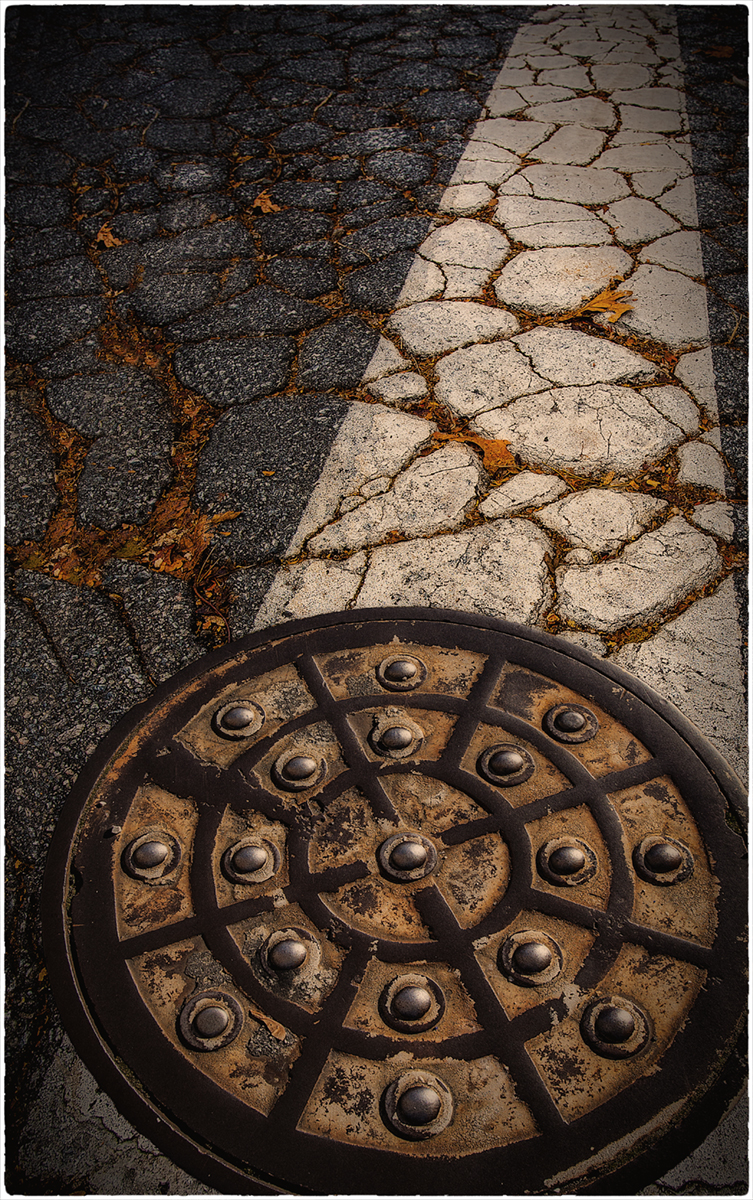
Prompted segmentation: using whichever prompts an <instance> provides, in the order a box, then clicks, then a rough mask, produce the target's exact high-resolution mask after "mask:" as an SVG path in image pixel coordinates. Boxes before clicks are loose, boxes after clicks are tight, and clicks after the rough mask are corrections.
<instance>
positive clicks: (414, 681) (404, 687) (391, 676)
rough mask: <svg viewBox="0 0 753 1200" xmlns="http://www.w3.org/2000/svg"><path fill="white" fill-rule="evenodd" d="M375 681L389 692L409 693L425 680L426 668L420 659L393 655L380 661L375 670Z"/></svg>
mask: <svg viewBox="0 0 753 1200" xmlns="http://www.w3.org/2000/svg"><path fill="white" fill-rule="evenodd" d="M376 675H377V679H378V680H379V682H380V683H381V685H382V687H384V688H387V689H388V691H390V692H409V691H412V690H413V688H417V687H419V686H420V685H421V684H422V683H423V681H424V679H425V678H426V667H425V665H424V663H422V662H421V660H420V658H413V657H412V656H409V655H407V654H406V655H394V656H391V657H390V658H385V659H382V661H381V662H380V664H379V666H378V667H377V669H376Z"/></svg>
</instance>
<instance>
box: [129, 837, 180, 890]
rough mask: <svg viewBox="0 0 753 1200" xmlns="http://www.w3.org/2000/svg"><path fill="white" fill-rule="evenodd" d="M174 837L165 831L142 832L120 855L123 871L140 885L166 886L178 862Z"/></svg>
mask: <svg viewBox="0 0 753 1200" xmlns="http://www.w3.org/2000/svg"><path fill="white" fill-rule="evenodd" d="M180 858H181V848H180V843H179V842H178V840H177V838H175V837H173V836H172V834H170V833H167V831H166V830H162V829H160V830H157V829H150V830H145V831H144V833H142V834H141V835H140V836H139V837H137V838H134V839H133V841H131V842H129V844H128V845H127V846H126V848H125V850H124V851H123V853H122V855H121V859H120V862H121V866H122V867H123V870H124V871H125V872H126V873H127V874H128V875H130V876H131V877H132V878H133V879H138V880H140V881H141V882H142V883H156V884H160V883H170V882H171V879H172V878H173V876H174V872H175V870H176V868H177V867H178V865H179V863H180Z"/></svg>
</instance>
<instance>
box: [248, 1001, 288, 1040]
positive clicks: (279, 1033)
mask: <svg viewBox="0 0 753 1200" xmlns="http://www.w3.org/2000/svg"><path fill="white" fill-rule="evenodd" d="M247 1003H248V1002H247ZM248 1011H249V1012H250V1013H251V1015H252V1016H254V1017H256V1018H257V1020H259V1021H261V1023H262V1025H266V1027H267V1029H268V1030H269V1032H270V1033H271V1034H272V1037H273V1038H276V1039H277V1041H278V1042H284V1041H285V1026H284V1025H281V1024H280V1023H279V1021H275V1020H274V1018H273V1017H269V1016H267V1014H266V1013H263V1012H262V1011H261V1009H259V1008H256V1007H255V1006H254V1005H253V1004H249V1005H248Z"/></svg>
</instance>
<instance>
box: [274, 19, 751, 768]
mask: <svg viewBox="0 0 753 1200" xmlns="http://www.w3.org/2000/svg"><path fill="white" fill-rule="evenodd" d="M657 23H658V24H657ZM647 38H651V39H652V44H650V43H649V42H648V41H647ZM588 90H591V91H597V90H598V91H599V92H600V95H599V96H596V95H591V96H589V95H578V94H577V93H578V92H583V91H588ZM605 96H606V98H604V97H605ZM687 129H688V121H687V113H686V108H685V98H684V93H683V91H682V63H681V58H680V48H679V43H678V40H677V30H676V23H675V17H674V13H673V10H672V9H671V8H670V7H668V6H667V7H661V8H655V7H652V8H646V9H642V8H637V7H632V6H630V7H627V6H608V7H607V6H604V7H581V6H577V7H572V8H566V9H556V8H555V9H550V10H543V11H542V12H541V13H539V14H533V19H532V20H531V21H529V22H528V23H527V24H525V25H523V26H521V28H520V29H519V31H518V33H517V35H516V37H515V39H514V41H513V44H512V46H511V48H510V52H509V55H508V58H507V59H506V61H505V63H504V65H503V67H502V69H501V71H500V72H499V75H498V76H497V79H496V81H495V83H494V85H493V87H492V90H491V93H490V95H489V98H488V100H487V105H486V110H485V112H484V113H483V114H482V117H481V119H480V120H479V121H478V123H477V125H476V127H475V129H474V132H473V134H472V135H471V138H470V140H469V142H468V145H467V147H466V150H465V152H464V154H463V156H462V158H461V159H460V162H459V163H458V166H457V169H456V171H455V173H454V175H453V177H452V179H451V181H450V184H449V186H448V187H447V189H446V191H445V193H444V196H443V197H442V200H441V202H440V205H439V210H438V212H439V214H440V215H439V217H438V219H437V221H436V222H435V225H434V227H433V228H432V230H431V231H430V232H429V234H428V236H427V238H426V239H425V241H424V243H423V245H422V246H421V247H420V248H419V250H418V253H417V255H416V259H415V262H414V264H413V266H412V268H411V270H410V272H409V274H408V277H407V278H406V281H405V284H404V287H403V289H402V291H401V294H400V296H399V297H398V300H397V302H396V304H395V311H394V313H393V314H392V315H391V316H390V317H389V318H388V319H387V321H386V322H385V325H384V330H385V336H384V337H383V338H382V340H381V341H380V343H379V346H378V347H377V350H376V352H375V354H374V356H373V358H372V361H371V363H370V364H369V367H368V369H367V371H366V373H365V376H364V397H365V400H366V401H367V402H366V403H356V404H354V405H353V406H352V409H351V412H350V414H349V416H348V418H347V419H346V421H345V423H344V425H343V427H342V429H341V431H340V433H339V435H338V438H337V440H336V442H335V444H334V447H333V449H332V452H331V455H330V458H329V460H328V462H327V464H326V466H325V468H324V471H323V472H322V475H321V478H320V480H319V483H318V484H317V486H316V488H315V490H314V492H313V494H312V496H311V498H310V501H309V503H308V506H307V508H306V511H305V513H304V515H303V518H302V520H301V522H300V525H299V528H298V531H297V533H296V535H295V537H294V538H293V540H292V542H291V545H290V547H289V555H290V557H291V558H297V560H298V561H296V562H295V563H291V564H290V565H288V566H284V567H283V568H282V569H281V571H280V572H279V575H278V577H277V579H276V580H275V583H274V584H273V586H272V588H271V589H270V591H269V593H268V595H267V597H266V599H265V602H264V604H263V606H262V608H261V610H260V612H259V615H258V618H257V621H256V627H257V628H262V627H264V626H267V625H269V624H272V623H274V622H276V621H279V620H284V619H287V618H289V617H300V616H310V615H314V614H316V613H319V612H324V611H330V610H334V609H338V608H353V607H364V606H366V605H368V606H372V605H404V604H420V605H426V606H435V607H454V608H458V609H462V610H465V611H468V612H480V613H485V614H488V615H492V616H496V617H500V618H504V619H511V620H515V621H521V622H524V623H528V624H531V625H537V626H539V627H540V628H544V629H555V630H558V631H559V635H560V636H562V637H564V638H565V639H566V640H569V641H572V642H575V643H577V644H580V645H584V646H587V647H588V648H589V649H591V650H592V651H594V652H596V653H598V654H601V655H604V654H606V653H610V654H613V656H614V660H615V661H616V662H617V663H619V664H620V665H622V666H623V667H626V668H627V669H628V670H629V671H631V672H632V673H633V674H635V675H636V676H638V677H639V678H641V679H643V680H645V681H646V682H647V683H649V684H651V685H652V686H653V687H655V688H656V690H657V691H658V692H659V693H660V694H662V695H663V696H665V697H666V698H668V699H670V700H672V701H673V702H674V703H675V704H676V705H677V707H678V708H680V709H681V711H682V712H684V713H685V715H686V716H688V717H689V718H690V719H691V720H692V721H693V722H694V723H695V724H696V725H697V726H698V727H699V728H700V729H701V730H702V731H703V732H704V733H705V734H706V735H707V736H708V737H709V738H710V739H711V740H712V742H715V744H716V745H717V747H718V748H719V749H720V751H721V752H722V753H723V754H724V755H725V756H726V757H727V758H728V759H729V761H730V762H731V764H732V765H733V766H734V767H735V768H736V769H737V770H738V772H739V773H740V774H741V775H743V774H744V772H745V762H746V737H745V729H744V712H745V704H744V690H743V681H742V671H741V653H740V626H739V614H738V610H737V604H736V600H735V595H734V589H733V586H732V580H731V579H729V578H726V579H724V578H723V576H724V567H723V561H722V557H721V555H720V549H722V548H723V545H724V543H725V542H726V541H727V540H728V539H730V538H731V536H732V535H731V528H730V526H731V522H730V520H729V512H728V509H727V508H726V506H725V504H724V475H723V465H722V460H721V458H720V456H719V453H718V445H719V441H718V425H719V414H718V406H717V400H716V392H715V387H714V377H713V368H712V362H711V352H710V349H709V346H710V333H709V322H708V313H707V309H706V293H705V288H704V286H703V285H702V284H700V283H698V282H696V280H698V279H702V278H703V262H702V258H701V245H700V238H699V235H698V232H697V226H698V217H697V209H696V203H695V191H694V184H693V179H692V175H691V173H690V171H691V167H690V143H689V138H688V136H687ZM615 280H624V283H622V284H620V285H619V286H620V288H621V290H623V291H629V292H630V293H631V295H629V296H626V297H624V298H623V300H624V302H625V303H626V304H627V307H626V308H625V310H624V311H623V312H622V315H620V316H619V319H617V320H613V318H614V316H615V311H616V310H613V311H603V312H601V313H600V312H598V311H594V312H593V313H592V314H591V329H592V330H593V332H592V333H586V332H584V331H582V329H581V331H578V330H575V329H572V328H571V327H570V326H569V325H568V324H567V321H568V319H570V318H571V317H572V314H573V312H574V311H575V310H578V309H580V308H581V307H582V306H583V305H584V304H585V303H587V302H589V301H591V300H593V298H594V297H596V296H598V294H599V293H602V292H603V291H604V290H605V289H607V288H608V287H609V286H610V284H612V283H613V282H614V281H615ZM611 330H614V331H615V333H617V334H622V335H626V336H625V337H623V339H622V341H623V343H624V342H625V341H627V339H628V338H630V345H629V346H628V345H625V344H622V345H621V344H619V343H618V342H616V341H610V340H608V339H607V337H606V334H607V333H608V331H611ZM662 349H663V350H664V351H665V352H666V354H667V355H669V356H671V357H666V358H665V360H664V362H661V355H659V356H658V358H659V361H657V353H656V351H657V350H658V351H661V350H662ZM642 350H645V353H642ZM677 356H679V358H678V357H677ZM675 359H676V366H675V367H674V375H673V377H671V378H670V376H669V375H668V371H670V370H671V369H672V365H671V364H672V363H673V362H674V361H675ZM424 397H428V398H429V399H430V400H434V401H436V402H438V403H440V404H441V405H444V406H445V408H447V409H450V410H451V411H452V412H454V414H455V416H456V417H457V418H458V419H459V420H463V421H466V422H467V431H468V432H470V433H471V434H473V433H475V434H476V435H479V436H483V437H485V438H488V439H493V440H500V439H504V441H506V442H509V443H510V449H511V451H512V452H514V453H515V454H516V455H517V456H518V462H519V464H520V467H521V470H520V472H519V473H515V474H513V475H512V476H511V477H510V478H509V479H505V480H504V481H503V482H502V484H501V486H499V484H497V486H494V485H493V483H492V481H491V480H490V479H489V477H488V475H487V473H486V471H485V470H484V467H483V465H482V463H481V460H480V458H479V457H478V455H477V453H476V451H475V450H473V449H469V448H468V446H466V445H460V444H457V445H447V444H442V443H439V444H438V446H437V447H436V448H434V449H433V452H432V453H431V456H430V457H429V458H426V457H422V452H423V453H424V454H425V453H426V452H427V451H428V450H429V448H430V445H431V443H430V439H431V436H432V434H433V433H435V431H436V426H435V424H434V423H433V422H432V421H430V420H428V419H426V418H424V417H419V416H414V415H409V414H407V413H406V412H404V411H402V410H403V409H404V408H405V406H406V405H409V404H411V403H413V402H414V401H415V400H421V399H423V398H424ZM672 453H676V455H677V459H676V465H677V469H678V475H677V480H678V482H679V483H680V484H683V485H685V486H686V487H687V486H690V485H692V486H693V487H695V488H697V489H698V491H697V492H696V493H694V497H693V498H694V499H695V500H696V501H697V503H691V502H690V498H689V497H690V493H688V492H687V491H685V492H682V491H681V493H680V494H679V498H678V499H677V501H674V500H672V501H670V502H664V501H659V502H657V499H656V489H657V487H659V484H660V483H661V480H660V479H659V480H657V479H654V478H653V477H652V475H651V471H650V470H648V472H647V471H646V470H645V468H646V467H649V468H650V467H653V468H654V470H655V471H658V472H660V471H661V470H662V464H664V465H666V461H667V458H666V456H667V455H670V454H672ZM584 485H586V486H587V487H588V490H587V491H585V492H584V491H583V490H582V489H583V487H584ZM659 490H660V489H659ZM477 502H479V503H478V504H477ZM475 509H477V512H476V513H475V515H473V513H474V510H475ZM518 513H521V514H522V515H520V516H518V515H516V514H518ZM469 515H471V516H472V520H471V523H470V524H468V523H467V517H468V516H469ZM480 520H481V521H483V522H484V523H482V524H479V521H480ZM599 530H601V531H602V532H603V533H604V536H603V537H601V538H599V537H597V536H596V535H595V532H594V531H599ZM589 531H590V532H589ZM553 533H556V534H557V536H558V538H563V539H564V541H565V549H563V548H562V543H561V542H559V543H557V544H555V543H554V542H553V541H552V534H553ZM333 555H334V556H335V558H334V559H333V558H332V557H331V556H333ZM555 556H558V557H557V561H556V569H555V570H554V571H552V570H551V569H550V563H551V561H552V560H553V558H554V557H555ZM704 589H706V591H707V592H708V594H703V595H699V593H701V592H703V591H704ZM678 614H679V615H678ZM647 623H649V624H650V625H651V629H650V631H647V630H646V628H645V626H646V624H647ZM626 630H628V631H631V632H630V633H629V635H628V637H627V640H626V639H625V637H624V636H622V635H624V632H625V631H626ZM615 635H621V636H619V637H618V640H617V641H615V640H614V639H615ZM615 647H617V648H616V649H615Z"/></svg>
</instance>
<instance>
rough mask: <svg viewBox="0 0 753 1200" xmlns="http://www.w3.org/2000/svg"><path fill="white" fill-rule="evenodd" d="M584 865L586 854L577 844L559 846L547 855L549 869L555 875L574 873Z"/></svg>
mask: <svg viewBox="0 0 753 1200" xmlns="http://www.w3.org/2000/svg"><path fill="white" fill-rule="evenodd" d="M585 865H586V856H585V854H584V853H583V851H582V850H581V849H580V848H579V847H578V846H559V847H558V848H557V849H556V850H553V851H552V853H551V854H550V855H549V870H550V871H553V872H554V874H555V875H575V874H577V872H578V871H582V870H583V868H584V867H585Z"/></svg>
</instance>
